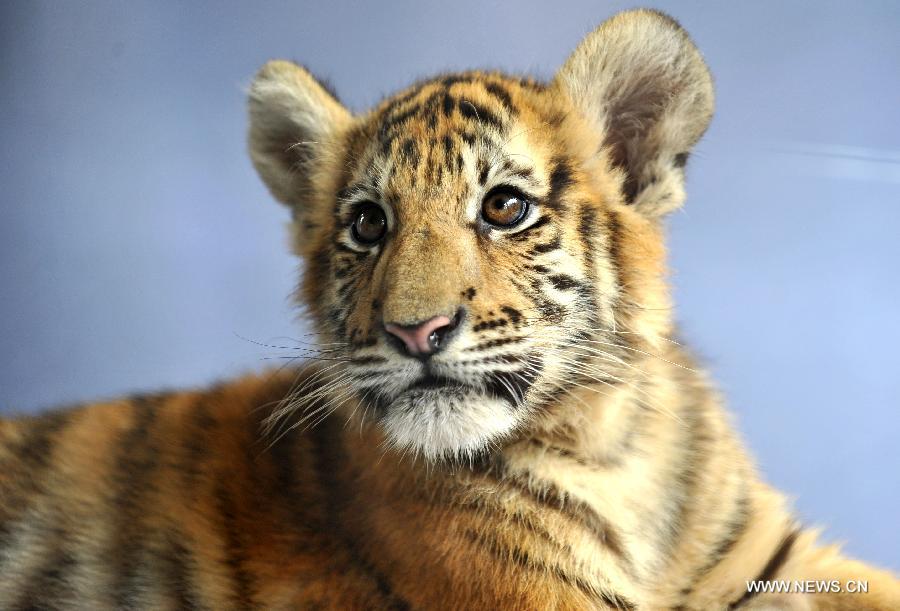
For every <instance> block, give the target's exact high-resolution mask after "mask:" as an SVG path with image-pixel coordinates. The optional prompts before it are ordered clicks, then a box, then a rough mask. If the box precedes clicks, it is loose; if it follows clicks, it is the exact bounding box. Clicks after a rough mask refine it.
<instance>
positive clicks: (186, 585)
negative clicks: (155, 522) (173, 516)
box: [157, 528, 207, 610]
mask: <svg viewBox="0 0 900 611" xmlns="http://www.w3.org/2000/svg"><path fill="white" fill-rule="evenodd" d="M164 546H165V547H164V549H163V550H160V553H158V559H157V562H158V563H159V565H160V566H161V567H162V571H163V572H162V577H163V582H164V583H165V585H166V586H167V588H168V592H169V594H170V596H171V597H172V599H173V600H174V601H175V603H176V608H178V609H198V610H199V609H206V608H207V607H206V605H204V604H203V602H202V601H201V599H200V598H199V595H198V592H197V591H196V589H195V587H194V582H193V581H192V579H191V577H192V575H194V574H195V572H196V565H197V562H196V560H195V559H194V555H193V553H192V552H191V550H190V548H189V547H188V546H187V545H185V542H184V535H183V533H180V532H179V531H178V530H177V529H176V528H172V529H171V530H169V531H168V532H167V533H166V536H165V539H164Z"/></svg>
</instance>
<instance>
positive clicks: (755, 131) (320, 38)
mask: <svg viewBox="0 0 900 611" xmlns="http://www.w3.org/2000/svg"><path fill="white" fill-rule="evenodd" d="M630 4H631V3H630V2H629V3H627V4H626V3H623V2H609V3H603V4H601V3H599V2H591V1H581V2H573V3H562V2H537V1H529V2H484V1H483V0H482V1H472V0H458V1H456V2H452V3H447V2H422V1H409V2H402V3H401V2H396V3H391V4H390V5H388V3H382V2H377V3H376V2H369V3H364V2H358V3H350V2H343V3H334V2H332V3H311V2H310V3H305V2H265V3H249V2H247V3H230V2H228V3H226V2H210V3H201V2H190V3H187V2H184V3H175V2H166V3H163V2H156V1H140V2H139V1H133V2H127V3H126V2H113V1H109V2H86V3H64V2H25V1H13V2H4V3H2V5H0V60H2V61H0V117H2V123H0V143H2V144H0V156H2V157H0V202H2V206H0V355H2V356H0V410H2V411H7V410H12V409H19V410H35V409H40V408H44V407H47V406H50V405H52V404H55V403H58V402H71V401H74V400H83V399H92V398H99V397H107V396H110V395H115V394H117V393H121V392H124V391H131V390H139V389H151V388H156V387H159V386H184V385H197V384H202V383H205V382H208V381H211V380H214V379H216V378H221V377H225V376H229V375H232V374H236V373H238V372H241V371H247V370H251V369H259V368H261V367H264V366H266V365H270V364H271V363H272V361H268V360H265V359H266V358H267V357H277V356H280V355H283V354H284V351H280V350H277V349H270V348H264V347H261V346H258V345H256V344H253V343H251V342H249V341H246V340H245V339H241V338H242V337H243V338H249V339H252V340H256V341H261V342H268V343H273V342H272V341H271V340H273V339H275V341H274V343H278V340H277V339H276V338H278V337H279V336H290V337H293V338H297V337H298V336H300V335H301V334H302V333H304V331H303V326H302V323H298V322H297V321H295V320H294V319H295V310H294V309H293V308H292V306H291V305H290V302H289V299H288V295H289V293H290V292H291V290H292V285H293V282H294V277H295V268H296V265H297V263H296V261H294V260H293V259H291V258H290V257H289V256H288V255H287V249H286V247H285V243H286V240H285V232H284V230H283V229H284V228H283V225H284V223H285V222H286V220H287V214H286V212H285V211H284V210H282V209H281V208H280V207H279V206H277V205H276V204H275V203H273V202H272V201H271V200H270V198H269V196H268V195H267V193H266V192H265V190H264V188H263V186H262V185H261V184H260V182H259V180H258V179H257V178H256V176H255V175H254V173H253V170H252V168H251V166H250V164H249V162H248V160H247V158H246V155H245V144H244V131H245V116H244V94H243V89H244V88H245V87H246V85H247V84H248V82H249V79H250V77H251V75H252V74H253V73H254V72H255V70H256V69H257V68H258V67H259V66H260V65H261V64H262V63H263V62H264V61H265V60H266V59H269V58H272V57H287V58H292V59H297V60H300V61H302V62H303V63H305V64H307V65H309V66H310V67H312V68H313V69H314V70H315V71H316V72H317V73H320V74H324V75H326V76H328V77H329V78H330V79H331V80H332V82H333V83H334V84H335V86H336V87H337V89H338V91H339V92H340V94H341V95H342V97H343V98H344V100H345V101H346V102H347V103H348V104H349V105H350V106H352V107H353V108H354V109H362V108H365V107H366V106H368V105H370V104H372V103H374V102H375V101H377V100H378V99H379V98H380V97H381V96H382V95H384V94H386V93H388V92H390V91H392V90H394V89H395V88H397V87H400V86H402V85H404V84H406V83H408V82H409V81H410V80H411V79H413V78H414V77H418V76H423V75H427V74H428V73H430V72H433V71H436V70H445V69H458V68H468V67H475V66H478V67H499V68H504V69H508V70H512V71H520V72H521V71H530V72H533V73H536V74H537V75H542V76H549V75H551V74H552V73H553V70H554V69H555V68H556V67H557V66H558V65H559V64H560V63H561V62H562V61H563V60H564V58H565V57H566V55H567V54H568V53H569V51H571V50H572V48H574V46H575V45H576V44H577V43H578V41H579V40H580V38H581V37H582V36H583V35H584V34H585V33H587V32H588V31H589V30H590V29H591V28H592V27H593V26H595V25H596V24H598V23H599V22H600V21H602V20H603V19H604V18H605V17H606V16H608V15H610V14H611V13H613V12H615V11H617V10H620V9H622V8H627V7H628V6H629V5H630ZM649 4H652V5H655V6H657V7H659V8H662V9H663V10H666V11H668V12H670V13H671V14H672V15H674V16H675V17H676V18H678V19H679V20H680V21H681V22H682V23H683V24H684V25H685V27H686V28H687V29H688V31H689V32H690V33H691V34H692V35H693V37H694V39H695V40H696V42H697V44H698V45H699V47H700V48H701V50H702V51H703V52H704V54H705V55H706V58H707V61H708V62H709V65H710V67H711V69H712V71H713V74H714V75H715V79H716V85H717V90H718V112H717V116H716V118H715V120H714V121H713V125H712V128H711V129H710V131H709V133H708V134H707V136H706V138H705V139H704V140H703V141H702V143H701V144H700V146H699V147H698V149H697V152H696V154H695V155H694V156H693V158H692V161H691V163H690V166H689V185H688V188H689V196H688V203H687V207H686V208H685V210H684V211H683V212H679V213H676V214H675V215H674V217H673V218H672V220H671V223H670V227H671V235H672V260H673V267H674V274H673V278H674V282H675V285H676V289H677V298H678V303H679V308H678V315H679V319H680V321H681V322H682V328H683V331H684V336H685V338H687V340H688V341H689V342H690V343H691V344H693V345H694V346H695V347H696V348H697V349H698V351H699V352H700V354H701V355H702V356H703V357H704V358H705V360H706V362H707V363H708V365H709V366H710V367H711V369H712V371H713V372H714V374H715V377H716V378H717V380H718V381H719V383H720V385H721V387H722V389H723V391H724V393H725V394H726V395H727V397H728V399H729V403H730V405H731V406H732V408H733V410H734V412H735V413H736V415H737V418H736V420H737V422H738V425H739V427H740V428H741V430H742V431H743V433H744V435H745V437H746V438H747V440H748V442H749V445H750V446H751V447H752V449H753V451H754V452H755V453H756V455H757V456H758V457H759V462H760V463H761V466H762V468H763V469H764V471H765V472H766V474H767V475H768V477H769V479H770V480H771V481H772V482H773V483H775V484H776V485H777V486H779V487H781V488H783V489H785V490H786V491H788V492H789V493H790V494H792V495H793V496H795V497H796V500H797V506H798V508H799V511H800V514H801V515H802V516H803V517H804V518H805V519H806V520H808V521H809V522H811V523H823V524H826V525H828V528H827V531H826V535H827V537H828V538H830V539H833V540H848V541H849V545H848V548H849V550H850V551H851V552H852V553H854V554H857V555H860V556H864V557H866V558H868V559H871V560H873V561H878V562H880V563H881V564H884V565H887V566H889V567H892V568H893V569H900V552H898V550H900V517H898V516H900V481H898V480H900V476H898V473H900V444H898V441H897V440H898V439H900V417H898V410H900V364H898V361H900V359H898V357H897V349H898V348H897V347H898V346H900V271H898V266H900V35H898V32H900V3H897V2H887V1H885V2H875V1H867V2H854V3H846V2H815V3H799V2H797V3H785V2H772V1H764V2H752V3H749V2H748V3H740V4H739V3H731V2H729V3H697V2H690V3H683V4H682V3H676V2H650V3H649Z"/></svg>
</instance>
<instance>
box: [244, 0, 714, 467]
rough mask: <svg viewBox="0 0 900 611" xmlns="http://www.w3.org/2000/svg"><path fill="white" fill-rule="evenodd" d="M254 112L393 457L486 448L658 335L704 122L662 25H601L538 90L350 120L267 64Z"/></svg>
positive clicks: (331, 324) (695, 85)
mask: <svg viewBox="0 0 900 611" xmlns="http://www.w3.org/2000/svg"><path fill="white" fill-rule="evenodd" d="M250 109H251V127H250V150H251V156H252V158H253V160H254V163H255V165H256V167H257V169H258V171H259V172H260V174H261V176H262V177H263V179H264V180H265V181H266V183H267V185H268V186H269V188H270V190H271V191H272V192H273V194H274V195H275V196H276V197H277V198H278V199H280V200H282V201H283V202H285V203H287V204H288V205H289V206H291V208H292V211H293V216H294V221H295V223H294V224H295V229H296V231H295V244H296V249H297V251H298V252H299V253H300V254H301V255H302V256H304V257H305V258H306V261H307V267H306V271H305V277H304V282H303V290H302V296H303V298H304V300H305V302H306V303H307V305H308V306H309V308H310V310H311V312H312V313H313V315H314V318H315V321H316V323H317V325H318V329H319V331H320V334H321V336H322V342H323V345H325V346H333V347H335V348H334V351H333V352H332V353H331V354H332V355H338V356H337V361H336V362H335V364H333V365H332V367H333V368H334V369H335V370H338V371H339V372H340V379H341V380H342V384H343V386H344V387H345V388H347V389H352V391H353V392H354V393H355V394H356V396H357V398H358V399H360V400H361V401H362V404H363V406H364V407H366V408H370V409H369V413H370V414H373V413H374V415H375V417H376V418H377V420H378V422H379V423H380V425H381V426H382V427H383V429H384V432H385V434H386V436H387V439H388V440H389V442H390V443H392V444H394V445H395V446H397V447H398V448H401V449H405V450H411V451H414V452H417V453H422V454H424V455H426V456H428V457H431V458H437V457H443V456H458V455H466V454H472V453H474V452H476V451H479V450H482V449H484V448H486V447H491V446H492V445H494V444H497V443H500V442H502V441H503V440H504V439H506V438H508V437H510V436H511V435H512V434H514V433H515V432H517V431H522V430H527V429H528V427H529V426H532V425H533V424H534V423H535V422H536V419H537V418H538V417H540V416H542V415H544V416H545V415H546V414H548V413H552V412H553V406H554V404H555V403H558V402H560V401H565V399H566V396H567V393H569V392H570V391H571V390H572V389H573V388H578V387H591V386H596V385H614V384H616V383H618V382H619V380H620V376H621V375H622V374H623V368H627V366H628V360H629V358H630V355H631V354H633V353H634V352H633V349H634V347H635V346H636V345H640V344H642V343H645V342H649V343H650V344H652V343H653V342H654V341H655V338H656V337H658V336H660V335H664V334H665V333H666V331H667V325H668V317H667V315H666V311H667V300H666V291H665V287H664V284H663V278H662V275H663V265H662V248H661V245H660V239H659V235H658V231H659V230H658V222H657V218H658V217H659V216H660V215H661V214H662V213H663V212H665V211H667V210H670V209H672V208H674V207H677V206H678V205H680V203H681V201H682V199H683V188H682V184H683V173H682V169H683V166H684V161H685V159H686V156H687V152H688V150H689V149H690V147H691V146H692V145H693V144H694V143H695V142H696V140H697V139H698V138H699V137H700V135H701V134H702V132H703V130H704V129H705V127H706V124H707V123H708V120H709V117H710V114H711V110H712V89H711V85H710V79H709V75H708V73H707V70H706V68H705V66H704V64H703V61H702V59H701V58H700V55H699V53H698V52H697V51H696V49H695V48H694V46H693V45H692V43H691V42H690V40H689V39H688V38H687V36H686V35H685V34H684V32H683V31H682V30H681V29H680V27H679V26H678V25H677V24H676V23H674V22H673V21H671V20H670V19H668V18H667V17H664V16H662V15H660V14H657V13H654V12H649V11H634V12H630V13H624V14H621V15H619V16H617V17H615V18H613V19H611V20H609V21H608V22H606V23H605V24H603V25H602V26H601V27H600V28H598V29H597V30H596V31H595V32H594V33H592V34H591V35H590V36H588V38H587V39H586V40H585V41H584V42H583V43H582V44H581V45H580V46H579V47H578V49H576V51H575V52H574V53H573V55H572V56H571V58H570V59H569V60H568V61H567V62H566V64H565V65H564V66H563V67H562V68H561V69H560V71H559V73H558V74H557V76H556V78H555V79H554V80H553V81H552V82H551V83H549V84H546V85H543V84H538V83H536V82H533V81H530V80H522V79H515V78H510V77H507V76H504V75H501V74H495V73H490V74H488V73H481V72H467V73H462V74H454V75H449V76H443V77H439V78H436V79H433V80H428V81H424V82H422V83H420V84H418V85H415V86H413V87H411V88H409V89H407V90H405V91H403V92H401V93H399V94H397V95H396V96H394V97H392V98H390V99H388V100H386V101H385V102H383V103H382V104H381V105H379V106H378V107H377V108H376V109H374V110H373V111H371V112H369V113H367V114H364V115H361V116H352V115H351V114H350V113H349V112H348V111H347V110H346V109H345V108H344V107H343V106H341V104H340V103H339V102H338V101H337V100H336V98H334V97H333V96H332V95H331V94H330V93H328V92H327V91H326V90H325V89H324V88H323V87H322V86H321V85H320V84H319V83H318V82H317V81H315V79H314V78H313V77H312V76H311V75H310V74H309V73H308V72H306V71H305V70H304V69H303V68H301V67H299V66H297V65H295V64H292V63H289V62H282V61H275V62H270V63H269V64H267V65H266V66H265V67H264V68H263V69H262V70H261V71H260V73H259V75H258V76H257V78H256V80H255V82H254V84H253V86H252V89H251V97H250ZM340 392H342V391H338V393H340ZM301 399H302V398H301Z"/></svg>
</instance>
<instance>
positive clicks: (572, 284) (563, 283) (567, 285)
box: [547, 274, 582, 291]
mask: <svg viewBox="0 0 900 611" xmlns="http://www.w3.org/2000/svg"><path fill="white" fill-rule="evenodd" d="M547 280H548V281H550V284H552V285H553V288H555V289H556V290H558V291H570V290H572V289H577V288H581V286H582V284H581V282H579V281H578V280H576V279H575V278H573V277H572V276H569V275H568V274H553V275H552V276H548V277H547Z"/></svg>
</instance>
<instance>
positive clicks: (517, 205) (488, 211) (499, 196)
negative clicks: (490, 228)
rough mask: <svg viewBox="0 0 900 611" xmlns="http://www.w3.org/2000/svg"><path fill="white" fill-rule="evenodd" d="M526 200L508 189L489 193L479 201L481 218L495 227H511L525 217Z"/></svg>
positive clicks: (526, 209)
mask: <svg viewBox="0 0 900 611" xmlns="http://www.w3.org/2000/svg"><path fill="white" fill-rule="evenodd" d="M526 212H528V202H527V201H525V200H524V199H522V197H521V196H519V195H517V194H515V193H511V192H509V191H496V192H494V193H489V194H488V196H487V197H485V198H484V201H483V202H482V203H481V218H483V219H484V220H485V222H487V223H490V224H491V225H495V226H497V227H512V226H513V225H516V224H518V223H520V222H521V221H522V219H524V218H525V213H526Z"/></svg>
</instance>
